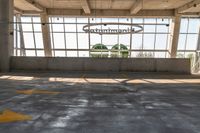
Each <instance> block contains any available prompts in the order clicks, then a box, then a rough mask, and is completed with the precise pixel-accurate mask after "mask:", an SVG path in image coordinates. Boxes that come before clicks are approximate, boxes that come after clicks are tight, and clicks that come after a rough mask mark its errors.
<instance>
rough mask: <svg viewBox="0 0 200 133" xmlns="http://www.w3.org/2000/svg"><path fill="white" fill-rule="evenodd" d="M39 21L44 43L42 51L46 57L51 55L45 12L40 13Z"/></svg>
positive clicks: (47, 19) (47, 20) (47, 18)
mask: <svg viewBox="0 0 200 133" xmlns="http://www.w3.org/2000/svg"><path fill="white" fill-rule="evenodd" d="M40 16H41V22H42V35H43V44H44V53H45V56H46V57H51V56H52V50H51V37H50V31H49V25H48V24H46V23H49V17H48V16H47V14H41V15H40Z"/></svg>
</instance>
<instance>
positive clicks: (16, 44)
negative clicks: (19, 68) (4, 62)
mask: <svg viewBox="0 0 200 133" xmlns="http://www.w3.org/2000/svg"><path fill="white" fill-rule="evenodd" d="M15 18H16V19H15V21H16V22H17V17H16V16H15ZM15 28H16V30H15V34H16V36H15V52H16V53H15V54H16V56H18V50H17V49H18V31H17V30H18V24H15Z"/></svg>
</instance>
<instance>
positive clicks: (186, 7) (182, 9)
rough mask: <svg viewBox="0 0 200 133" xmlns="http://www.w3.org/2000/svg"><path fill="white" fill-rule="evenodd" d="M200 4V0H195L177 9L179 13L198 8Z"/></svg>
mask: <svg viewBox="0 0 200 133" xmlns="http://www.w3.org/2000/svg"><path fill="white" fill-rule="evenodd" d="M199 5H200V0H193V1H191V2H189V3H187V4H185V5H183V6H181V7H179V8H178V9H177V11H178V13H185V12H187V11H188V10H190V9H191V8H196V7H197V6H199Z"/></svg>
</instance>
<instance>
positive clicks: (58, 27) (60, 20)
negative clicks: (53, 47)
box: [52, 17, 64, 32]
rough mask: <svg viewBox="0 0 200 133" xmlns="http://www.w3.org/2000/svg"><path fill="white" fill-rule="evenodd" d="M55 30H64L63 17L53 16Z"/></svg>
mask: <svg viewBox="0 0 200 133" xmlns="http://www.w3.org/2000/svg"><path fill="white" fill-rule="evenodd" d="M52 23H55V24H52V25H53V32H64V25H63V18H62V17H53V18H52Z"/></svg>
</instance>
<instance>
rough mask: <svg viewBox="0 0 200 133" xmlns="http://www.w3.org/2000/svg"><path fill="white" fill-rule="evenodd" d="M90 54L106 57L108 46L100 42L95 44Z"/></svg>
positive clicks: (96, 56)
mask: <svg viewBox="0 0 200 133" xmlns="http://www.w3.org/2000/svg"><path fill="white" fill-rule="evenodd" d="M90 56H91V57H95V58H101V57H104V58H107V57H108V48H107V47H106V46H105V45H104V44H101V43H98V44H95V45H94V46H93V47H92V50H91V51H90Z"/></svg>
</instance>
